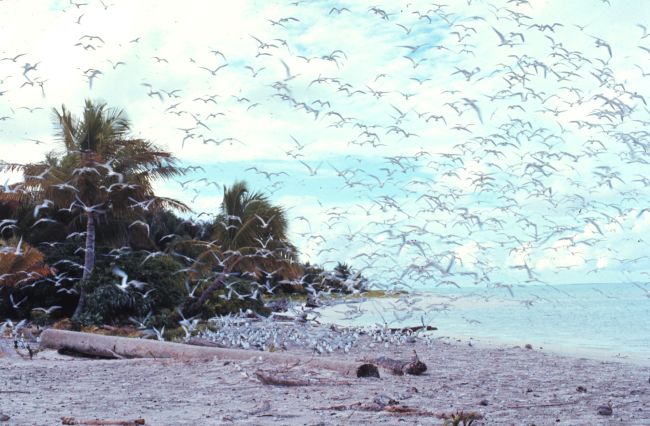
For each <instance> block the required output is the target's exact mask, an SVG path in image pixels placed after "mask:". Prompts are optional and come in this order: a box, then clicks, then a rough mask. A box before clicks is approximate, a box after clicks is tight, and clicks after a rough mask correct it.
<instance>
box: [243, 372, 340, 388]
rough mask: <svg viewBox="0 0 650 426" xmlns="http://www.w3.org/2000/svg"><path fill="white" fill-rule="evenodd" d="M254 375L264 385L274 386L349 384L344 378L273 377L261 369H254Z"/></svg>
mask: <svg viewBox="0 0 650 426" xmlns="http://www.w3.org/2000/svg"><path fill="white" fill-rule="evenodd" d="M254 374H255V377H256V378H257V380H259V381H260V382H262V384H265V385H275V386H318V385H334V386H340V385H350V384H351V382H350V381H344V380H327V379H325V380H320V379H285V378H282V377H275V376H271V375H269V374H264V373H262V372H261V371H256V372H255V373H254Z"/></svg>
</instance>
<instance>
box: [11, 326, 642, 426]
mask: <svg viewBox="0 0 650 426" xmlns="http://www.w3.org/2000/svg"><path fill="white" fill-rule="evenodd" d="M459 340H461V341H457V340H452V342H451V344H450V345H446V344H443V343H437V344H435V345H434V346H433V347H432V348H429V347H427V346H426V345H425V344H423V343H420V342H418V343H415V344H406V345H402V346H400V347H397V346H395V345H393V347H391V348H389V349H385V348H383V347H382V348H381V350H380V349H377V348H375V349H374V350H371V349H366V350H363V349H361V348H358V350H354V351H351V352H350V353H349V354H344V353H343V352H342V351H337V352H335V353H334V354H331V355H317V356H319V357H334V358H335V359H340V360H347V361H355V360H359V359H361V358H363V357H379V356H387V357H391V358H398V359H408V358H410V357H411V356H412V355H413V350H414V349H415V350H416V351H417V353H418V355H419V357H420V359H421V360H422V361H424V362H425V363H426V365H427V367H428V370H427V371H426V372H425V373H424V374H422V375H420V376H393V375H391V374H390V373H388V372H386V371H383V370H380V373H381V378H380V379H375V378H370V379H369V378H365V379H357V378H355V379H350V378H346V377H343V376H342V375H340V374H339V373H335V372H331V371H328V370H320V369H318V370H316V369H313V368H304V367H300V366H298V367H291V366H281V365H278V364H274V365H269V364H265V363H263V362H259V358H258V357H257V356H256V355H257V354H260V352H256V351H251V359H250V360H249V361H246V362H240V361H237V362H235V361H233V362H224V361H223V360H221V361H217V360H213V361H199V360H170V359H165V360H160V359H159V360H153V359H130V360H96V359H86V358H76V357H70V356H65V355H60V354H58V353H57V352H56V351H53V350H44V351H41V352H39V353H38V354H36V356H34V359H32V360H30V359H29V357H20V356H18V355H16V354H11V352H7V353H5V355H4V357H3V358H2V359H1V360H0V389H1V390H2V392H3V393H2V394H0V396H1V398H0V410H1V411H2V412H3V413H4V414H6V415H8V416H10V419H9V420H8V421H6V422H5V423H4V424H7V425H52V424H61V420H60V419H61V417H75V418H77V419H102V420H134V419H138V418H143V419H145V421H146V424H148V425H149V424H150V425H226V424H228V425H230V424H250V425H258V424H277V425H314V426H315V425H370V424H387V425H393V424H413V425H417V424H422V425H427V424H434V425H435V424H440V425H442V424H443V422H444V420H441V419H438V418H436V417H435V416H433V415H403V416H399V415H396V414H393V413H389V412H386V411H379V412H369V411H361V410H359V409H356V408H357V407H358V405H357V406H355V405H352V406H350V405H351V404H355V403H361V404H362V406H363V405H368V404H371V403H372V402H373V400H377V397H381V396H382V395H383V396H385V397H387V398H385V399H386V400H388V399H392V400H393V402H391V404H393V405H395V406H397V407H409V408H416V409H420V410H424V411H428V412H430V413H440V412H450V411H455V410H464V411H465V412H471V411H477V412H479V413H481V414H482V416H483V419H482V420H480V421H478V422H477V423H475V424H476V425H538V426H539V425H550V424H560V425H603V426H604V425H613V424H629V425H650V382H649V378H650V373H649V372H648V367H647V365H648V363H647V362H645V361H643V359H641V358H640V357H639V358H638V359H630V358H613V357H612V356H611V354H610V355H609V359H608V360H606V358H607V357H606V356H605V355H604V354H595V356H593V357H589V354H581V353H573V354H570V353H568V354H560V353H557V352H555V351H552V350H548V349H540V348H539V347H534V348H533V349H527V348H525V347H523V346H513V345H512V344H505V343H494V342H492V343H488V342H480V341H477V342H474V345H473V346H469V345H468V343H467V340H463V339H459ZM6 343H9V341H6ZM288 352H289V353H291V354H298V355H305V356H309V355H311V352H308V351H306V350H304V349H300V348H297V347H296V348H290V349H289V350H288ZM585 356H587V357H585ZM621 356H625V355H621ZM646 361H647V360H646ZM257 371H261V372H264V373H265V374H270V375H274V376H277V377H286V378H291V379H304V378H318V379H320V380H321V381H323V384H322V385H312V386H306V387H285V386H270V385H264V384H261V383H260V382H258V381H256V380H255V379H253V378H254V377H255V374H254V373H255V372H257ZM333 382H336V384H334V385H333V384H331V383H333ZM580 387H582V388H584V389H586V392H581V391H578V390H577V389H578V388H580ZM581 390H582V389H581ZM267 402H268V404H267ZM481 402H482V403H483V404H487V405H482V404H481ZM342 405H346V406H348V407H346V408H348V409H335V408H330V407H336V406H342ZM599 406H609V407H611V408H612V411H613V415H609V416H606V415H599V414H597V409H598V407H599Z"/></svg>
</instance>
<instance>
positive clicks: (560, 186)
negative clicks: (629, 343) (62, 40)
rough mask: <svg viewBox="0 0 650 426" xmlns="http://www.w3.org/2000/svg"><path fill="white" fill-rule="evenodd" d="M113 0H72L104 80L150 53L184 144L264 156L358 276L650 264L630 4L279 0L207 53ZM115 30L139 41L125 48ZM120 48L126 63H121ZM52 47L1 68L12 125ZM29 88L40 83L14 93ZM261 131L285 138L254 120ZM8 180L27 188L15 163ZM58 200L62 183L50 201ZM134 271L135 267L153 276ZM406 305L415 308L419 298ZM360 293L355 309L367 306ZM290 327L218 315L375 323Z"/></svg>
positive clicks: (298, 221)
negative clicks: (182, 53)
mask: <svg viewBox="0 0 650 426" xmlns="http://www.w3.org/2000/svg"><path fill="white" fill-rule="evenodd" d="M95 3H96V2H95V1H94V0H92V1H90V2H89V3H83V4H82V3H73V2H72V0H70V7H69V8H67V9H66V10H64V12H66V14H68V15H70V14H72V13H73V12H80V13H81V16H79V17H78V18H77V20H76V21H72V22H71V23H70V25H71V26H72V27H74V28H75V29H76V30H78V31H77V32H78V33H79V34H78V36H79V38H78V40H74V41H75V42H76V43H77V44H75V46H78V47H82V48H83V49H84V51H85V52H83V55H82V56H83V57H84V60H85V61H86V62H84V63H89V62H92V63H95V65H94V66H95V67H96V68H89V69H87V70H83V69H81V71H82V73H83V75H82V76H83V78H84V81H83V85H85V84H86V83H87V84H88V93H92V94H97V95H105V96H108V97H109V100H110V96H109V95H110V93H111V92H110V91H111V90H113V89H114V87H110V86H106V85H103V83H102V84H100V82H110V81H115V80H114V79H113V80H111V79H112V78H113V77H111V75H112V74H113V73H115V75H123V74H117V73H118V72H127V73H129V79H130V80H131V81H132V82H137V83H133V84H134V86H133V87H139V88H143V87H144V88H146V91H144V92H143V94H142V96H141V97H140V98H139V99H138V102H141V103H143V104H145V105H147V106H148V108H147V114H149V115H151V114H152V112H151V111H152V110H153V111H154V112H155V113H156V114H158V115H159V117H157V118H156V119H159V120H161V121H160V123H164V126H163V127H164V128H165V129H166V130H169V132H168V134H171V135H173V134H174V132H176V130H175V129H179V130H180V131H181V132H182V136H179V137H178V139H176V138H174V137H170V136H166V138H167V139H168V140H169V141H170V145H171V146H173V147H174V148H175V153H176V154H177V155H178V156H179V157H180V158H181V159H183V158H184V156H186V155H187V156H188V158H190V157H191V156H192V155H195V152H192V153H188V152H189V151H196V152H201V153H208V152H214V155H215V157H221V158H225V159H229V158H230V157H232V158H233V161H232V162H233V164H236V165H237V167H239V165H241V164H246V166H245V167H246V168H244V167H241V169H238V170H235V172H237V173H239V174H241V173H246V175H247V176H248V177H249V178H250V180H251V181H252V182H253V183H254V184H261V185H264V186H265V190H266V191H268V192H269V193H271V194H274V195H275V194H277V195H275V196H276V197H282V196H285V197H286V198H285V199H287V200H293V201H294V202H295V203H296V204H297V205H296V206H295V210H291V211H290V214H291V215H293V216H291V218H292V219H293V220H292V222H291V223H292V225H291V231H292V242H293V243H294V244H295V245H296V246H297V247H300V249H301V254H300V255H301V258H302V260H303V261H304V260H309V261H310V262H311V263H312V264H316V265H320V266H322V267H323V268H325V269H328V268H332V267H333V266H334V265H335V264H336V263H337V262H338V261H346V262H348V263H351V264H353V265H354V267H355V270H356V273H355V276H354V277H353V278H352V279H351V282H350V284H352V285H350V286H349V288H351V289H353V291H354V292H355V294H354V295H355V296H357V295H362V293H363V292H364V291H365V289H355V288H354V284H357V283H358V281H357V282H354V280H355V279H356V277H357V276H358V275H359V274H360V273H361V272H362V271H363V275H364V276H365V277H366V278H367V279H368V281H367V286H368V287H371V288H377V289H382V290H384V291H386V292H387V293H389V294H391V293H393V294H394V293H396V292H397V291H398V290H404V289H406V290H412V289H421V288H428V289H433V288H435V287H439V286H444V287H448V286H456V287H463V286H468V285H474V286H477V287H480V288H483V289H485V293H491V292H494V291H498V292H499V293H500V294H503V295H510V296H511V297H515V291H514V290H513V289H514V287H515V286H516V285H526V284H537V285H551V284H553V282H555V281H557V280H559V281H561V282H562V281H564V282H570V281H584V280H585V276H586V277H587V278H586V279H587V280H589V279H592V277H595V276H597V275H598V276H600V277H606V278H604V279H605V280H611V281H618V282H635V283H640V284H642V283H645V282H646V281H647V280H648V277H644V276H643V274H646V275H648V276H649V277H650V273H648V272H645V271H644V268H645V266H646V265H647V264H648V261H649V260H650V257H649V256H648V255H646V254H645V253H646V250H647V248H648V243H647V242H646V241H645V240H644V239H643V238H642V237H640V236H639V235H642V234H640V233H641V232H643V231H645V230H646V229H647V219H648V216H649V215H648V213H650V208H646V207H644V206H645V205H646V204H647V203H648V199H647V195H648V187H650V179H649V178H648V177H647V173H645V172H644V170H646V169H645V167H647V165H648V160H649V159H650V133H648V131H646V130H644V128H645V127H647V126H649V125H650V111H649V110H648V108H647V102H646V99H645V97H644V93H645V92H644V88H645V87H647V85H646V84H645V82H646V78H647V77H650V72H648V73H646V72H645V69H649V70H650V63H649V61H650V55H649V54H650V33H648V31H647V29H646V27H645V26H644V25H642V24H640V23H639V24H637V23H636V22H629V24H630V25H628V26H626V27H625V28H624V31H626V34H624V35H623V36H620V37H615V36H613V35H612V36H610V38H608V37H607V36H605V35H601V34H600V33H599V31H601V32H602V31H605V29H603V28H599V25H600V24H598V23H593V22H589V19H590V18H589V17H588V16H586V15H585V16H582V17H578V16H574V15H568V14H563V13H561V12H562V8H564V7H565V5H563V4H558V5H557V6H554V7H555V8H556V9H554V10H555V11H556V12H558V13H557V15H558V16H559V17H560V18H558V19H563V20H562V21H561V22H552V21H550V20H546V19H549V16H552V15H553V13H550V14H549V11H548V10H539V11H538V10H537V9H536V2H535V1H532V0H530V1H527V0H496V1H494V2H487V1H484V2H479V1H475V0H474V1H473V0H466V1H465V0H464V1H460V0H455V1H451V2H447V3H449V4H433V3H424V2H419V3H408V4H407V3H403V4H399V5H397V4H395V5H390V6H387V7H385V8H384V7H381V6H372V5H368V6H363V5H361V4H351V5H348V6H347V7H331V5H327V4H323V3H322V2H310V1H306V0H299V1H297V2H294V3H290V4H288V5H286V7H285V8H284V9H281V10H282V11H283V13H285V16H284V17H281V18H276V17H274V16H268V17H265V18H263V19H262V21H265V22H266V23H267V24H268V27H265V26H264V25H262V26H259V25H257V26H255V27H254V28H253V27H246V28H243V29H240V31H239V32H237V34H236V36H232V38H231V39H228V40H229V41H226V40H219V39H211V40H210V43H211V44H212V43H214V44H220V47H219V49H214V48H212V47H209V46H205V47H204V48H203V47H202V48H201V49H203V50H204V51H203V53H200V52H201V49H199V48H197V52H198V53H197V55H201V56H200V58H199V56H197V55H194V56H195V57H196V58H197V59H196V60H195V59H194V58H193V57H189V61H188V59H187V58H182V57H176V58H172V56H166V55H165V47H164V45H163V46H161V47H160V48H156V49H153V50H147V47H146V46H147V39H148V38H149V37H150V36H148V35H146V34H145V35H142V36H141V37H137V38H134V39H132V40H130V41H128V42H126V41H124V42H123V43H124V45H122V44H119V43H118V40H110V39H111V38H113V37H116V36H115V35H113V36H111V37H109V36H108V35H106V36H105V35H104V34H88V32H92V27H90V26H84V22H82V20H81V19H82V17H84V16H86V15H87V14H96V15H98V16H99V15H100V14H103V13H106V14H107V15H106V16H107V17H112V16H113V15H109V12H110V10H109V8H111V7H113V6H115V8H118V7H119V5H112V4H111V5H108V6H105V5H104V4H103V3H102V7H99V6H98V5H97V4H95ZM100 3H101V2H100ZM582 3H584V5H585V7H593V8H595V9H602V11H600V12H599V13H600V15H598V16H604V15H603V13H607V12H606V11H608V10H610V9H609V8H611V9H614V8H616V7H619V6H617V5H610V4H609V2H608V1H604V2H603V1H597V0H585V1H583V2H582ZM582 3H581V4H582ZM566 7H569V6H566ZM572 7H573V6H572ZM620 7H622V6H620ZM551 12H552V11H551ZM274 13H278V12H274ZM594 16H596V15H594ZM630 19H631V18H630ZM255 22H256V23H257V24H259V22H257V21H255ZM77 26H78V27H77ZM247 32H250V34H248V33H247ZM334 32H336V33H337V34H338V35H334V34H333V33H334ZM253 34H254V35H253ZM319 34H320V36H319ZM325 34H330V36H329V38H328V37H326V36H325ZM151 37H152V36H151ZM105 40H106V41H105ZM234 40H236V43H237V44H236V45H233V46H229V45H228V43H229V42H230V41H233V43H235V41H234ZM150 41H151V40H150ZM151 42H153V41H151ZM195 43H199V44H200V43H201V42H200V41H199V40H196V41H195ZM246 43H249V45H248V48H241V46H244V45H246ZM117 45H119V49H118V47H117ZM99 49H101V50H109V49H111V51H113V52H115V51H119V52H122V53H121V55H122V56H121V57H118V58H112V59H108V58H106V57H105V56H102V52H101V50H99ZM169 49H170V50H169V52H170V53H169V54H170V55H172V54H173V53H172V50H171V49H172V47H170V48H169ZM84 55H87V57H86V56H84ZM27 60H29V62H27ZM181 61H182V62H183V64H182V65H181V64H180V62H181ZM210 61H211V62H210ZM23 62H24V63H23ZM107 62H108V63H110V68H108V67H106V68H102V69H100V65H101V63H107ZM21 63H23V64H22V65H20V64H21ZM41 63H42V61H39V60H38V58H37V57H35V55H33V54H28V53H25V54H17V55H15V56H11V57H7V58H2V59H0V73H1V72H5V71H6V72H13V73H14V74H11V75H7V76H5V77H4V78H3V79H0V85H4V84H5V81H6V80H8V79H10V80H9V81H10V83H14V86H15V87H13V88H12V90H4V91H0V96H4V98H5V99H10V102H9V103H8V104H5V106H3V107H2V109H7V108H9V109H11V110H12V112H13V114H12V115H5V116H2V117H0V120H1V121H2V123H0V126H2V127H4V129H3V130H6V131H10V127H11V126H14V124H13V122H14V121H17V120H25V119H26V117H23V116H20V117H19V116H18V114H16V113H15V111H14V109H13V108H12V107H16V110H22V109H24V110H26V111H28V113H29V118H32V114H34V115H36V114H38V113H37V112H36V111H37V110H39V109H43V108H42V107H38V106H37V107H35V108H32V107H27V106H20V107H18V106H17V105H18V104H15V103H17V102H20V97H19V96H20V94H22V93H23V92H22V91H23V90H30V89H25V87H26V86H28V87H29V88H31V89H34V90H35V89H37V88H38V89H39V91H40V92H41V94H42V98H43V99H45V95H46V92H45V89H44V83H45V82H46V81H50V80H49V79H45V77H43V76H38V74H39V72H40V68H38V67H39V65H40V64H41ZM203 65H206V66H203ZM151 67H155V69H156V75H155V76H154V75H150V74H149V73H148V70H150V69H151ZM18 70H22V73H21V74H17V73H18V72H19V71H18ZM177 73H180V74H182V76H183V79H184V80H183V81H186V82H187V85H186V87H180V88H176V87H173V88H169V87H168V86H167V85H166V83H165V81H167V80H169V81H172V80H173V79H174V77H178V75H177ZM116 78H117V77H116ZM206 78H207V80H206ZM142 79H144V80H146V82H144V83H142V82H141V81H142ZM52 81H53V80H52ZM163 87H164V89H163ZM131 89H132V87H131V86H129V90H131ZM11 92H16V93H17V96H18V97H13V98H12V97H11V95H6V94H7V93H11ZM215 92H217V93H215ZM145 95H146V96H145ZM20 114H27V113H26V112H25V113H23V112H22V111H20ZM0 115H3V114H0ZM14 117H15V118H14ZM7 120H11V121H7ZM269 120H279V121H280V122H281V123H282V125H283V126H286V128H288V129H293V130H295V131H296V132H298V133H300V134H298V133H294V132H293V130H292V131H291V133H290V132H289V131H278V130H274V131H272V132H270V133H261V132H258V133H255V131H254V129H256V128H259V126H270V127H273V126H275V125H270V124H269V123H271V122H272V121H269ZM259 123H264V124H259ZM252 129H253V130H252ZM217 134H219V136H217ZM260 135H265V136H264V140H255V139H254V137H255V136H257V137H259V136H260ZM170 138H172V139H170ZM181 138H182V139H181ZM33 141H35V143H36V144H40V143H43V142H41V141H39V140H33ZM276 145H277V148H278V149H281V150H282V151H283V152H284V155H283V154H280V155H281V156H282V157H280V158H279V159H278V156H277V155H275V154H271V153H270V152H271V148H273V149H274V148H275V147H276ZM210 150H213V151H210ZM256 151H259V153H256ZM276 152H277V150H276ZM194 158H195V159H196V157H194ZM242 159H243V160H242ZM30 160H34V159H30ZM266 160H269V161H266ZM271 160H272V161H271ZM251 163H254V164H255V166H253V167H250V164H251ZM203 165H206V164H205V163H204V164H203ZM104 167H107V168H110V164H109V165H104ZM193 167H195V169H194V170H195V171H196V173H198V170H197V169H201V170H202V171H205V170H204V169H202V168H201V167H199V166H193ZM215 167H217V168H226V169H227V168H228V167H231V166H228V165H227V164H226V163H215ZM232 167H234V166H232ZM110 171H111V172H112V169H110ZM227 171H228V172H231V171H233V169H227ZM118 178H120V176H118ZM224 178H225V177H224ZM208 179H215V178H214V176H210V175H208V176H207V177H203V178H202V179H198V178H197V179H191V180H189V181H186V182H179V183H180V184H181V187H180V188H178V189H176V188H174V189H173V190H174V191H181V193H182V197H186V198H187V199H188V200H189V199H192V201H191V205H196V204H192V203H194V202H195V200H196V198H197V196H199V195H201V193H202V191H203V192H205V190H206V187H208V186H209V185H211V184H212V185H214V187H215V188H216V189H218V188H219V184H218V183H217V182H208ZM216 180H219V178H217V179H216ZM120 183H121V180H120ZM323 187H325V189H323ZM19 188H20V187H19V186H18V187H14V189H13V191H16V190H19ZM3 191H4V192H11V191H12V189H10V188H9V186H8V184H7V183H5V185H4V190H3ZM300 196H302V198H299V197H300ZM192 197H194V198H192ZM82 204H83V203H82ZM75 205H76V206H78V207H82V208H84V209H85V210H88V211H98V212H101V211H102V209H104V208H106V206H85V205H83V206H81V205H80V204H79V203H76V204H75ZM50 207H51V206H49V205H48V203H47V202H45V203H44V204H43V205H40V206H39V207H37V210H35V212H34V214H35V217H36V216H38V209H39V208H40V209H45V208H50ZM72 207H73V206H71V208H72ZM196 213H197V214H199V212H198V211H197V212H196ZM202 214H209V213H205V212H203V213H200V214H199V217H200V216H201V215H202ZM260 221H261V224H260V225H261V226H267V225H268V223H267V222H265V221H264V220H262V219H261V218H260ZM2 225H3V226H11V225H12V223H11V221H7V220H5V221H3V222H2ZM133 225H138V226H143V225H145V226H146V224H144V223H142V222H140V223H134V224H133ZM35 226H36V225H35ZM232 226H236V224H234V225H232ZM172 238H173V237H172ZM19 251H20V246H19V247H18V249H17V250H16V252H19ZM264 254H266V255H268V254H267V253H264ZM264 254H261V255H264ZM152 255H153V256H155V255H156V253H152ZM114 272H115V271H114ZM120 272H121V271H119V272H116V274H117V275H118V276H120V277H121V280H122V283H121V287H120V288H122V289H125V288H126V287H127V286H128V285H134V286H140V285H139V284H138V283H133V282H127V277H126V275H125V274H124V275H120ZM251 272H257V271H251ZM276 272H277V271H276ZM265 273H266V274H267V276H266V277H267V278H272V277H273V273H268V272H265ZM122 274H123V273H122ZM591 274H594V275H591ZM594 279H595V278H594ZM551 280H552V281H553V282H550V281H551ZM601 280H602V278H601ZM294 283H296V284H301V285H304V284H309V283H304V282H302V280H297V281H295V282H294ZM637 285H638V284H637ZM643 285H645V284H643ZM638 286H639V287H640V288H641V290H643V291H644V292H645V293H646V295H649V294H650V293H648V290H647V289H646V288H645V287H644V286H642V285H638ZM194 290H196V288H195V289H194ZM267 290H270V288H269V289H267ZM262 292H263V290H262V291H260V293H259V294H261V293H262ZM310 292H311V293H312V294H313V295H314V296H315V297H321V298H323V297H326V296H327V295H326V294H321V293H322V292H321V293H319V292H318V291H316V290H315V289H313V288H310ZM188 293H189V294H190V295H191V296H192V295H193V292H192V291H190V288H189V286H188ZM231 296H232V292H231ZM640 296H641V294H640ZM233 297H242V295H237V294H236V295H235V296H233ZM649 297H650V296H649ZM12 302H13V301H12ZM414 306H415V307H416V308H417V307H419V308H420V309H422V310H423V311H424V312H425V313H427V312H429V311H430V310H431V309H433V308H430V309H428V310H427V309H425V307H422V306H421V305H412V306H411V305H408V306H407V308H406V310H407V312H408V314H409V317H412V316H413V312H412V311H413V308H414ZM527 306H528V305H527ZM387 309H388V310H392V311H394V313H395V317H396V318H397V319H398V320H399V321H398V322H402V320H403V318H401V317H399V316H398V315H397V312H400V309H402V308H396V307H392V308H391V307H389V308H387ZM351 311H352V312H350V313H349V315H348V316H349V317H350V318H354V317H355V315H356V313H359V312H356V313H355V312H354V308H352V309H351ZM265 324H266V323H265ZM184 326H186V327H189V325H187V324H186V325H184ZM268 327H270V328H268V329H258V330H255V331H251V330H249V331H246V332H242V333H240V334H238V335H236V336H235V335H234V334H228V332H227V331H224V332H220V334H218V335H214V336H212V335H208V336H209V337H210V338H214V339H216V340H218V341H222V342H228V344H229V345H235V346H241V345H244V346H245V345H246V344H251V345H252V343H250V341H251V340H252V341H254V342H257V343H256V344H262V345H264V344H266V345H267V346H268V343H261V342H268V340H269V339H271V338H272V339H273V342H272V344H273V345H274V346H276V347H279V346H282V345H283V344H284V342H286V341H288V340H292V339H293V340H296V339H299V340H300V341H303V342H307V341H309V342H314V341H315V342H317V343H316V344H315V347H316V348H317V349H318V348H321V349H322V350H325V351H330V349H332V350H334V348H346V347H348V346H349V345H350V342H353V341H354V339H355V338H354V335H355V333H356V331H355V332H351V333H352V334H348V335H347V337H345V338H343V337H341V339H340V340H338V341H331V340H330V341H327V343H322V342H321V343H318V342H319V338H318V337H315V336H311V335H308V334H302V335H300V337H297V335H296V334H289V335H286V334H285V335H283V334H282V331H281V330H282V329H281V327H280V328H277V327H276V328H272V327H271V326H268ZM156 332H157V333H160V331H156ZM382 339H383V338H382ZM395 339H397V341H401V340H400V339H401V337H400V338H397V337H395ZM382 341H383V340H382ZM276 343H277V345H276Z"/></svg>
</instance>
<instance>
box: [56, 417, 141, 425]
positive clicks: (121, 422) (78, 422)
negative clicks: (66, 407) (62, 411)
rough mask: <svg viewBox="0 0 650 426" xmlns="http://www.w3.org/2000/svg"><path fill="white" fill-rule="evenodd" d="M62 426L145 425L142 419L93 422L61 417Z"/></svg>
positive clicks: (93, 420) (91, 420)
mask: <svg viewBox="0 0 650 426" xmlns="http://www.w3.org/2000/svg"><path fill="white" fill-rule="evenodd" d="M61 421H62V423H63V424H64V425H120V426H138V425H143V424H145V422H144V419H136V420H95V419H79V420H77V419H75V418H74V417H61Z"/></svg>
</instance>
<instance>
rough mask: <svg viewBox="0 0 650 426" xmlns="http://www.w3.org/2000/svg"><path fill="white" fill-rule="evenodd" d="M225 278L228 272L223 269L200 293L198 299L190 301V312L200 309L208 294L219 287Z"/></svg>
mask: <svg viewBox="0 0 650 426" xmlns="http://www.w3.org/2000/svg"><path fill="white" fill-rule="evenodd" d="M227 278H228V274H227V273H226V272H225V271H224V272H223V273H222V274H221V275H219V276H218V277H217V278H215V280H214V281H212V284H210V286H209V287H208V288H206V289H205V291H204V292H203V293H201V296H200V297H199V299H198V300H197V301H196V302H194V303H192V306H190V312H196V311H198V310H199V309H201V306H203V304H204V303H205V301H206V300H208V299H209V298H210V296H212V294H213V293H214V292H215V291H217V290H218V289H219V287H221V284H223V282H224V281H226V279H227Z"/></svg>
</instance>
